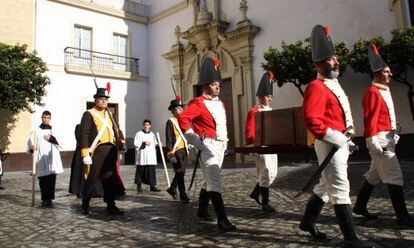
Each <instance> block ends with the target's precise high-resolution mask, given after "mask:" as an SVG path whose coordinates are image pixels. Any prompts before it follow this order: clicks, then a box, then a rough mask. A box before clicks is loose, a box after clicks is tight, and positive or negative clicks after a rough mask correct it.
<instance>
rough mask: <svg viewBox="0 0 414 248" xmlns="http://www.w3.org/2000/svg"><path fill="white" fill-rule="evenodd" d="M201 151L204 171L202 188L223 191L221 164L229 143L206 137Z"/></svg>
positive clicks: (201, 162)
mask: <svg viewBox="0 0 414 248" xmlns="http://www.w3.org/2000/svg"><path fill="white" fill-rule="evenodd" d="M203 143H204V149H203V151H202V152H201V156H200V164H201V170H202V172H203V184H202V188H203V189H206V190H207V191H214V192H218V193H221V191H222V188H221V166H222V165H223V159H224V153H225V151H226V147H227V144H226V142H223V141H218V140H215V139H209V138H206V139H205V140H204V141H203Z"/></svg>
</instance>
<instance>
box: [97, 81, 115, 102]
mask: <svg viewBox="0 0 414 248" xmlns="http://www.w3.org/2000/svg"><path fill="white" fill-rule="evenodd" d="M110 91H111V84H110V83H109V82H108V83H107V84H106V88H97V89H96V94H95V95H93V98H98V97H106V98H109V92H110Z"/></svg>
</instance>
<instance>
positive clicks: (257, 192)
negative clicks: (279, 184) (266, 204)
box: [249, 183, 262, 205]
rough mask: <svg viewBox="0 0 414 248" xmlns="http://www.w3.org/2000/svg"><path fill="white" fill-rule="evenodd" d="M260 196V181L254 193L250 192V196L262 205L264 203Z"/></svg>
mask: <svg viewBox="0 0 414 248" xmlns="http://www.w3.org/2000/svg"><path fill="white" fill-rule="evenodd" d="M259 196H260V186H259V183H257V184H256V186H255V187H254V189H253V191H252V193H250V195H249V197H250V198H252V199H253V200H255V201H256V202H257V204H259V205H262V203H261V202H260V199H259Z"/></svg>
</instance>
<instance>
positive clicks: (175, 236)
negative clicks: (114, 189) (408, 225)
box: [0, 162, 414, 248]
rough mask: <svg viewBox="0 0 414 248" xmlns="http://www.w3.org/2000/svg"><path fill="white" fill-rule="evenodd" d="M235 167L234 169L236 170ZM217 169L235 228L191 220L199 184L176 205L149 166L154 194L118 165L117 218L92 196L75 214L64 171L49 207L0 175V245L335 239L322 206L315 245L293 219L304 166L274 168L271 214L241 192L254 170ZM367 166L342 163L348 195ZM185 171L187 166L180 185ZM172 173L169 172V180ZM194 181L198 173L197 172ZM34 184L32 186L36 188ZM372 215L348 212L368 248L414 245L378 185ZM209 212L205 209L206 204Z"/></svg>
mask: <svg viewBox="0 0 414 248" xmlns="http://www.w3.org/2000/svg"><path fill="white" fill-rule="evenodd" d="M240 167H241V168H240ZM240 167H239V168H238V169H224V170H223V173H222V175H223V182H224V202H225V205H226V209H227V213H228V215H229V219H230V220H231V221H232V222H233V223H234V224H235V225H236V226H237V227H238V229H239V230H238V231H237V232H231V233H220V232H219V231H218V229H217V227H216V225H215V223H207V222H199V221H198V220H197V217H196V211H197V206H198V203H197V197H198V191H199V184H200V183H198V185H197V184H196V187H195V189H194V190H191V192H190V198H191V199H192V200H193V199H194V202H192V203H190V204H187V205H184V204H182V203H180V202H178V201H176V200H173V199H172V198H171V197H170V196H169V195H168V194H167V193H166V192H165V189H166V188H167V183H166V180H165V175H164V172H163V170H161V166H159V169H158V170H157V180H158V182H159V183H158V187H159V188H160V189H163V191H162V192H160V193H150V192H149V191H148V188H147V187H145V186H144V192H143V193H141V194H138V193H137V192H136V190H135V184H133V177H134V174H135V166H121V171H122V174H123V179H124V183H125V185H126V188H127V195H126V196H125V197H124V198H123V199H121V200H119V201H117V205H118V206H119V207H120V208H122V209H123V210H125V211H126V213H125V215H124V216H108V215H107V214H106V211H105V204H104V203H103V202H102V199H98V198H95V199H93V200H92V206H91V209H92V211H93V212H92V214H90V215H89V216H84V215H82V214H81V213H80V209H79V199H77V198H76V196H73V195H70V194H69V193H68V185H69V174H70V170H67V169H66V170H65V172H64V174H61V175H59V176H58V179H57V190H56V200H55V202H54V207H53V208H44V207H42V206H41V205H40V200H39V198H40V196H39V191H37V192H36V197H37V198H36V204H35V207H31V206H30V196H31V191H30V189H31V176H30V175H29V172H13V173H6V174H5V175H4V177H3V180H2V185H3V186H5V187H6V190H3V191H0V247H59V248H63V247H119V248H123V247H292V248H293V247H332V246H336V245H340V241H341V239H342V236H341V233H340V230H339V227H338V226H337V225H336V224H335V223H336V222H335V218H334V212H333V209H332V206H330V205H326V206H325V207H324V209H323V211H322V214H321V216H320V218H319V219H318V223H319V225H318V226H319V227H320V229H321V230H322V231H324V232H326V233H327V234H328V235H329V237H330V238H331V239H330V240H329V241H327V242H316V241H313V240H311V239H310V238H309V235H307V234H306V233H304V232H301V231H299V229H298V224H299V221H300V218H301V217H302V214H303V209H304V206H305V204H306V201H307V199H308V196H309V194H304V195H302V196H301V197H299V198H297V199H294V198H293V196H294V195H295V193H296V192H297V191H298V190H299V189H300V188H301V187H302V186H303V184H304V182H305V181H306V180H307V179H308V178H309V175H310V174H311V173H312V172H313V171H314V170H315V168H316V167H315V166H312V165H310V164H289V165H285V166H281V167H280V168H279V175H278V177H277V179H276V181H275V183H274V184H273V185H272V189H271V192H270V201H271V204H272V205H273V206H274V207H275V208H276V210H277V213H271V214H268V213H264V212H262V210H261V209H260V208H259V207H258V206H257V205H256V204H255V202H254V201H253V200H251V199H250V198H249V197H248V194H249V193H250V191H251V189H252V187H253V186H254V184H255V181H256V175H255V169H254V168H252V167H242V166H240ZM367 168H368V164H367V163H354V164H351V165H350V166H349V177H350V178H351V189H352V190H351V191H352V192H351V195H352V200H353V201H355V195H356V193H357V190H358V188H359V185H360V182H361V176H362V174H363V172H364V171H365V170H367ZM402 168H403V171H404V173H405V174H404V180H405V185H404V190H405V193H406V199H407V207H408V209H409V211H410V212H411V213H414V206H413V203H414V189H413V186H414V163H413V162H405V163H403V164H402ZM191 172H192V170H191V169H190V170H188V172H187V176H186V180H187V181H186V184H187V185H188V182H189V179H190V175H191ZM171 176H172V171H171V170H170V177H171ZM197 178H198V180H200V178H201V174H198V175H197ZM36 186H37V187H38V185H36ZM368 207H369V209H370V210H371V211H373V212H375V211H377V212H379V213H380V219H379V220H377V221H375V220H374V221H365V220H363V219H362V218H359V217H356V218H355V221H356V224H357V226H358V227H357V229H358V233H359V234H360V236H361V237H362V238H363V239H364V240H368V241H370V242H371V243H373V244H375V245H376V247H399V248H400V247H414V230H412V229H411V230H410V229H404V228H401V227H399V226H397V224H396V222H395V220H394V212H393V209H392V207H391V201H390V199H389V197H388V191H387V188H386V187H385V186H384V185H380V186H378V187H377V188H376V189H375V191H374V193H373V196H372V198H371V200H370V203H369V205H368ZM211 213H213V210H212V208H211Z"/></svg>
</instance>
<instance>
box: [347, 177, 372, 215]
mask: <svg viewBox="0 0 414 248" xmlns="http://www.w3.org/2000/svg"><path fill="white" fill-rule="evenodd" d="M373 190H374V185H372V184H370V183H369V182H368V181H367V180H366V179H365V180H364V182H363V183H362V185H361V188H360V189H359V192H358V196H357V199H356V202H355V205H354V208H353V209H352V211H353V212H354V213H355V214H357V215H362V216H364V217H365V219H367V220H375V219H378V215H377V214H370V213H369V212H368V209H367V204H368V201H369V198H370V197H371V194H372V191H373Z"/></svg>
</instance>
